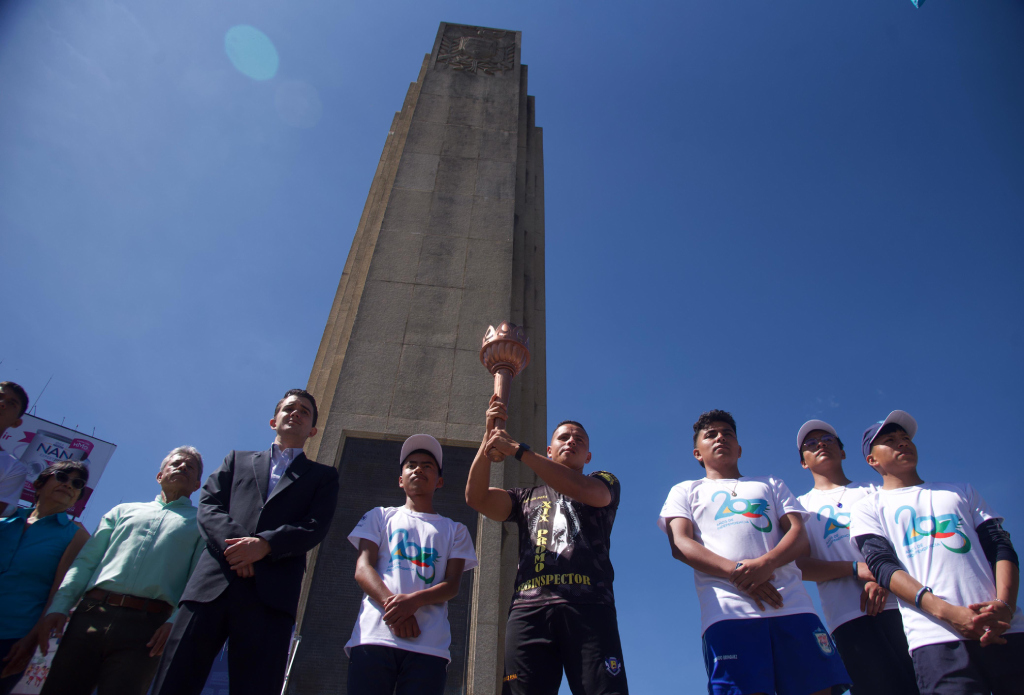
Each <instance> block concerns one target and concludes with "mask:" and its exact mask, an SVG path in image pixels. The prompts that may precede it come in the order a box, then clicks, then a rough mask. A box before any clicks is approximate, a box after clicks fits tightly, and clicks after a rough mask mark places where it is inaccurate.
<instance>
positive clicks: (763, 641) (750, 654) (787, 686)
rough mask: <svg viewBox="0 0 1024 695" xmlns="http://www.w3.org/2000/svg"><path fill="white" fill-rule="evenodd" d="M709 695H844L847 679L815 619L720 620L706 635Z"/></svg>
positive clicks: (801, 616) (835, 651)
mask: <svg viewBox="0 0 1024 695" xmlns="http://www.w3.org/2000/svg"><path fill="white" fill-rule="evenodd" d="M704 668H706V669H707V672H708V693H709V695H750V694H751V693H767V695H810V694H811V693H816V692H818V691H819V690H825V689H827V688H831V689H832V695H839V693H845V692H846V691H847V690H848V689H849V687H850V676H849V674H847V673H846V669H845V668H844V667H843V660H842V659H841V658H840V657H839V650H838V649H836V645H835V642H833V641H832V637H831V636H830V635H829V634H828V631H827V630H826V629H825V627H824V626H823V625H822V624H821V620H819V619H818V616H817V615H815V614H814V613H797V614H796V615H783V616H779V617H777V618H747V619H739V620H721V621H719V622H717V623H715V624H714V625H712V626H711V627H709V628H708V629H707V630H705V632H704Z"/></svg>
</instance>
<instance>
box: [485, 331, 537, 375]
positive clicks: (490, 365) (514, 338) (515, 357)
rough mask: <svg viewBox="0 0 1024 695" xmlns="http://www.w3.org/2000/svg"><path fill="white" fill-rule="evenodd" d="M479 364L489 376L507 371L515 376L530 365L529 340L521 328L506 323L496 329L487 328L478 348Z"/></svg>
mask: <svg viewBox="0 0 1024 695" xmlns="http://www.w3.org/2000/svg"><path fill="white" fill-rule="evenodd" d="M480 362H481V363H482V364H483V365H484V367H486V368H487V371H489V372H490V373H491V374H497V372H498V370H500V369H507V370H508V371H509V372H511V375H512V376H516V375H517V374H519V372H521V371H523V369H525V368H526V365H528V364H530V339H529V338H527V337H526V334H525V333H524V332H523V329H522V327H521V326H517V325H515V324H514V323H509V322H508V321H505V322H504V323H502V324H500V325H499V326H498V327H497V328H495V327H494V326H488V327H487V333H485V334H484V341H483V347H481V348H480Z"/></svg>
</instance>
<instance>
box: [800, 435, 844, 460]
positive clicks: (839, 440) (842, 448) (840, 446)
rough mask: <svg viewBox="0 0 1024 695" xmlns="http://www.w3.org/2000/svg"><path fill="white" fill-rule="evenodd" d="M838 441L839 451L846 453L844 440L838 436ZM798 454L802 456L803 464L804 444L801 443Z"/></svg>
mask: <svg viewBox="0 0 1024 695" xmlns="http://www.w3.org/2000/svg"><path fill="white" fill-rule="evenodd" d="M812 431H813V430H812ZM836 441H837V442H839V450H840V451H846V448H845V447H844V446H843V440H842V439H840V438H839V435H838V434H837V435H836ZM796 453H797V454H798V455H799V456H800V463H803V462H804V444H803V442H800V448H799V449H797V450H796Z"/></svg>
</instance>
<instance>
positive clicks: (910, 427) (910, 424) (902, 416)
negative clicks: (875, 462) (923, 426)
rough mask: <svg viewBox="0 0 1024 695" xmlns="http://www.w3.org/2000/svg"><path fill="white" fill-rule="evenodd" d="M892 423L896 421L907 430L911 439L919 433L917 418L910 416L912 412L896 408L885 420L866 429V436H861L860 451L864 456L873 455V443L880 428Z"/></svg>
mask: <svg viewBox="0 0 1024 695" xmlns="http://www.w3.org/2000/svg"><path fill="white" fill-rule="evenodd" d="M891 423H896V424H897V425H899V426H900V427H902V428H903V429H904V430H906V431H907V436H909V437H910V438H911V439H913V438H914V435H915V434H917V420H915V419H914V418H912V417H910V413H908V412H906V411H905V410H894V411H892V412H891V413H889V417H887V418H885V419H884V420H879V421H878V422H876V423H875V424H873V425H871V427H869V428H867V429H866V430H864V436H863V437H862V438H861V442H860V451H861V453H862V454H864V458H867V457H868V456H870V455H871V444H872V442H874V441H875V437H877V436H878V432H879V430H881V429H882V428H883V427H885V426H886V425H888V424H891Z"/></svg>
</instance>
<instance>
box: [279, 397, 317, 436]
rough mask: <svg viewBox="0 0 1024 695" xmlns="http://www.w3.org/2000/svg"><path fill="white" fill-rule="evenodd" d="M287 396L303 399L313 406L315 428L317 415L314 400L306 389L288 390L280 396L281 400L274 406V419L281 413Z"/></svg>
mask: <svg viewBox="0 0 1024 695" xmlns="http://www.w3.org/2000/svg"><path fill="white" fill-rule="evenodd" d="M289 396H298V397H299V398H305V399H306V400H307V401H309V402H310V404H311V405H312V406H313V427H316V418H317V415H319V413H318V412H317V409H316V399H315V398H313V394H311V393H310V392H309V391H307V390H306V389H288V390H287V391H286V392H285V394H284V395H283V396H281V400H279V401H278V402H277V405H276V406H274V417H277V414H278V413H279V412H280V411H281V404H282V403H284V402H285V401H286V400H287V399H288V397H289Z"/></svg>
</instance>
